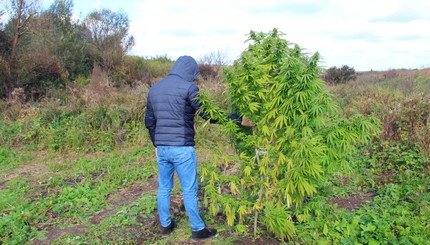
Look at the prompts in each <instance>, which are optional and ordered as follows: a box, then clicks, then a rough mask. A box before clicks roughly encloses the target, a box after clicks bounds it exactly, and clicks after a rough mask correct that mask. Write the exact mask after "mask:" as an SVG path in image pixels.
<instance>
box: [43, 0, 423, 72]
mask: <svg viewBox="0 0 430 245" xmlns="http://www.w3.org/2000/svg"><path fill="white" fill-rule="evenodd" d="M43 1H44V5H45V6H49V5H50V3H52V0H43ZM100 8H108V9H110V10H112V11H124V12H125V13H127V14H128V17H129V21H130V30H129V32H130V34H131V35H133V36H134V38H135V46H134V47H133V48H132V50H131V52H130V54H133V55H138V56H142V57H155V56H167V57H169V58H171V59H173V60H176V59H177V58H178V57H179V56H181V55H191V56H193V57H194V58H196V59H200V58H203V57H204V56H205V55H209V54H215V53H222V54H224V55H225V56H226V59H227V60H228V61H234V60H235V59H237V58H238V57H239V56H240V54H241V53H242V52H243V51H244V50H245V49H246V47H247V45H248V44H247V43H246V40H247V38H248V34H249V32H250V31H251V30H252V31H256V32H269V31H271V30H272V29H273V28H277V29H278V30H279V31H281V32H283V33H284V34H285V35H284V36H283V37H282V38H284V39H285V40H287V41H289V42H291V43H295V44H298V45H299V46H300V47H302V48H303V49H304V50H305V52H307V53H309V55H312V54H314V53H315V52H319V54H320V56H321V57H322V60H321V62H320V65H321V66H323V67H325V68H330V67H333V66H336V67H341V66H342V65H348V66H349V67H353V68H354V69H355V70H356V71H370V70H379V71H383V70H390V69H422V68H428V67H430V14H429V13H430V1H429V0H415V1H410V0H409V1H406V0H389V1H388V0H387V1H386V0H349V1H345V0H258V1H257V0H217V1H209V0H123V1H119V0H74V14H75V17H76V18H84V17H85V16H86V15H87V14H88V13H89V12H90V11H93V10H96V9H100Z"/></svg>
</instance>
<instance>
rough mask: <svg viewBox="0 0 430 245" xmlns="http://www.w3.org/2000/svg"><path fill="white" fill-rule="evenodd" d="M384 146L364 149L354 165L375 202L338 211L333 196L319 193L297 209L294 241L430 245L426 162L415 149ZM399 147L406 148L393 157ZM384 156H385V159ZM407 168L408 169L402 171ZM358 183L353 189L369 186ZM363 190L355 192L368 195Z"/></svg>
mask: <svg viewBox="0 0 430 245" xmlns="http://www.w3.org/2000/svg"><path fill="white" fill-rule="evenodd" d="M382 145H386V146H387V147H384V148H381V147H380V146H379V145H376V146H373V147H371V148H370V149H369V148H362V149H361V152H360V154H359V155H358V156H357V158H356V159H355V160H354V162H353V165H354V167H355V171H354V173H353V175H351V176H352V178H354V179H359V180H360V179H361V180H362V181H365V182H369V183H368V184H371V191H373V192H375V197H374V198H373V200H371V202H369V203H368V204H367V205H365V206H364V207H362V208H359V209H356V210H354V212H348V211H346V210H344V209H336V208H335V206H333V205H332V204H330V198H331V197H330V194H328V193H327V192H326V190H325V189H323V190H321V192H319V193H318V194H317V196H315V197H314V198H313V199H312V200H310V201H309V202H307V203H305V204H304V205H303V207H302V208H299V209H296V210H295V217H297V219H298V220H299V223H298V224H297V225H296V230H297V235H296V237H295V238H294V239H295V241H297V242H298V243H306V244H308V243H318V244H336V243H342V244H357V243H360V244H368V243H376V244H378V243H382V244H386V243H387V242H388V241H389V242H388V243H390V244H391V243H392V244H422V243H426V241H427V240H428V238H429V237H430V232H429V230H428V227H429V225H430V223H429V221H428V218H427V217H428V215H429V214H430V210H429V209H428V207H427V206H428V203H429V200H430V199H429V198H430V194H429V192H428V190H427V189H428V185H427V183H428V181H429V176H428V174H427V172H428V166H426V163H428V159H426V157H425V156H423V155H422V153H421V152H420V150H419V148H417V147H411V148H408V149H406V148H407V147H406V146H404V145H402V146H400V145H397V146H394V145H392V144H386V143H384V144H382ZM396 148H403V150H406V153H404V154H402V155H403V156H401V157H400V158H399V159H398V158H396V157H394V155H395V154H396V152H397V149H396ZM397 153H398V152H397ZM382 155H384V156H386V157H387V158H386V157H382V158H381V156H382ZM406 155H408V156H409V157H407V158H406V159H405V158H404V156H406ZM401 159H403V160H401ZM381 160H382V161H381ZM399 160H401V161H402V162H399ZM403 161H405V162H403ZM405 165H407V166H409V167H410V168H409V167H406V168H404V166H405ZM370 182H371V183H370ZM354 185H355V186H352V187H355V188H357V187H358V188H361V187H363V186H364V187H365V186H366V183H357V182H355V184H354ZM362 191H363V190H360V189H358V190H357V192H358V194H359V195H360V194H365V193H362ZM350 198H351V199H352V197H351V196H346V197H345V200H347V201H350V200H349V199H350Z"/></svg>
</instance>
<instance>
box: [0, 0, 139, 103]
mask: <svg viewBox="0 0 430 245" xmlns="http://www.w3.org/2000/svg"><path fill="white" fill-rule="evenodd" d="M1 3H2V4H3V5H2V6H1V8H0V98H6V97H9V96H10V95H11V93H12V92H13V91H14V90H15V89H18V88H19V89H23V90H24V91H25V94H26V96H28V98H31V99H34V100H37V99H39V98H41V97H44V96H46V93H47V91H49V89H50V88H61V87H65V86H66V85H67V83H68V81H72V80H74V79H76V78H78V77H80V76H88V75H89V74H90V73H91V71H92V69H93V67H94V66H96V65H97V66H99V67H100V68H101V69H102V70H103V71H104V72H105V73H106V74H107V75H108V78H109V79H108V80H109V82H110V83H112V84H116V83H118V81H117V80H118V79H120V78H121V74H122V73H123V72H122V70H123V69H124V68H123V65H124V59H125V58H126V55H127V52H128V51H129V50H130V49H131V48H132V47H133V45H134V38H133V36H131V35H129V33H128V31H129V19H128V15H127V14H126V13H125V12H123V11H118V12H114V11H111V10H109V9H99V10H93V11H91V12H90V13H89V14H88V15H86V16H85V17H84V18H82V19H74V18H73V6H74V5H73V0H54V1H53V3H52V4H51V5H50V6H49V7H47V8H46V9H43V8H42V5H41V2H40V1H39V0H5V1H3V2H1Z"/></svg>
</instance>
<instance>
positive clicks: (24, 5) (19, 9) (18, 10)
mask: <svg viewBox="0 0 430 245" xmlns="http://www.w3.org/2000/svg"><path fill="white" fill-rule="evenodd" d="M39 9H40V5H39V1H38V0H11V16H12V17H11V19H12V28H13V29H12V43H11V50H10V62H9V79H7V83H6V88H7V92H8V93H9V92H10V91H11V90H12V89H13V88H14V87H15V86H16V84H17V83H18V76H17V68H18V55H19V54H18V53H19V41H20V40H21V39H22V37H23V36H25V35H27V34H29V33H30V32H31V20H32V19H33V18H34V17H35V16H36V14H37V13H38V12H39Z"/></svg>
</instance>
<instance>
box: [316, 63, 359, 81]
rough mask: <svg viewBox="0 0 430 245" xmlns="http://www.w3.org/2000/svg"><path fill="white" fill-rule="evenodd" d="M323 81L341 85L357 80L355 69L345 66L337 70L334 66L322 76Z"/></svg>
mask: <svg viewBox="0 0 430 245" xmlns="http://www.w3.org/2000/svg"><path fill="white" fill-rule="evenodd" d="M323 78H324V80H325V81H326V82H327V83H330V84H341V83H346V82H348V81H352V80H355V79H357V74H356V73H355V69H354V68H352V67H349V66H347V65H343V66H342V67H340V68H338V67H336V66H333V67H330V68H329V69H327V71H326V72H325V74H324V76H323Z"/></svg>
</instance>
